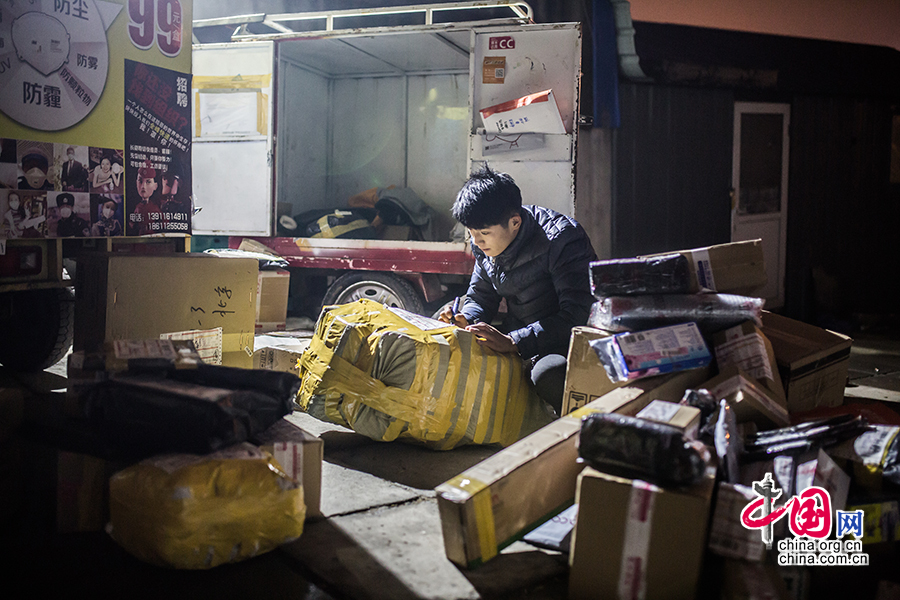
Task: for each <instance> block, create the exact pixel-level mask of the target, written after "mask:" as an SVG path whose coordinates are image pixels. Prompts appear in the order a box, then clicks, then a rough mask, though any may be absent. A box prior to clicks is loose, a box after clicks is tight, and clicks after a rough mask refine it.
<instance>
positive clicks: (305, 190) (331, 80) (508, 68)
mask: <svg viewBox="0 0 900 600" xmlns="http://www.w3.org/2000/svg"><path fill="white" fill-rule="evenodd" d="M398 14H399V15H401V17H400V18H403V19H405V20H406V21H407V24H404V25H390V24H389V25H385V24H384V23H385V22H386V21H385V19H386V18H388V16H391V15H398ZM487 17H490V18H487ZM473 19H474V20H473ZM411 21H415V22H414V23H411ZM224 26H228V27H230V28H232V29H233V33H232V35H231V36H230V39H229V40H228V41H226V42H217V43H195V44H194V46H193V74H194V77H193V88H192V94H193V98H194V106H195V113H194V122H193V140H192V141H193V182H194V188H193V189H194V200H195V205H196V207H195V210H197V212H196V214H195V216H194V221H193V232H194V235H195V238H194V240H195V247H196V246H197V245H199V244H197V242H198V238H197V237H196V236H203V237H202V238H200V239H201V240H207V241H205V242H204V243H212V242H210V241H209V240H218V242H219V243H220V244H222V245H224V241H226V240H227V245H228V246H229V247H231V248H240V249H249V250H257V251H258V250H263V251H266V252H271V253H274V254H277V255H279V256H281V257H284V258H285V259H286V260H287V261H288V263H289V265H290V271H291V279H292V281H291V289H292V293H297V294H300V295H302V296H304V297H305V300H306V305H307V307H308V314H309V315H310V316H312V317H314V316H315V315H317V314H318V310H319V307H320V306H322V305H323V304H335V303H343V302H347V301H353V300H356V299H359V298H370V299H374V300H378V301H380V302H382V303H384V304H386V305H390V306H396V307H399V308H403V309H407V310H410V311H412V312H416V313H420V314H429V315H430V314H432V313H433V312H434V311H435V310H437V309H439V307H440V306H441V305H442V304H443V303H445V302H447V301H448V300H452V299H453V298H454V297H455V296H457V295H459V294H461V293H464V292H465V287H466V284H467V283H468V279H469V276H470V275H471V272H472V267H473V264H474V259H473V257H472V254H471V250H470V249H469V245H468V241H467V239H466V237H465V231H464V230H461V229H460V228H458V227H457V228H455V227H454V224H455V223H454V221H453V219H452V217H451V214H450V208H451V206H452V204H453V201H454V199H455V197H456V194H457V192H458V190H459V188H460V187H461V186H462V184H463V183H464V182H465V180H466V179H467V178H468V175H469V173H470V172H472V171H473V170H477V168H478V167H479V166H480V165H481V164H483V163H485V162H487V163H489V164H490V165H491V167H492V168H494V169H496V170H499V171H504V172H507V173H509V174H511V175H512V176H513V177H514V178H515V180H516V182H517V183H518V185H519V187H520V188H521V189H522V194H523V202H524V203H525V204H539V205H542V206H546V207H549V208H552V209H555V210H557V211H560V212H563V213H566V214H569V215H574V207H575V147H576V136H577V133H578V115H579V112H578V99H579V83H580V65H581V28H580V24H579V23H553V24H536V23H534V22H533V19H532V12H531V7H530V6H528V4H527V3H525V2H504V1H496V2H453V3H444V4H433V5H418V6H411V7H391V8H384V9H366V10H358V11H335V12H327V13H325V12H319V13H298V14H283V15H249V16H244V17H233V18H229V19H211V20H204V21H195V22H194V31H195V34H197V37H200V34H201V33H203V31H201V30H204V29H205V28H211V27H219V28H222V27H224ZM254 27H255V28H256V29H254ZM301 29H302V31H301ZM229 31H231V29H230V30H229ZM254 31H255V33H253V32H254ZM260 31H264V33H260ZM207 236H208V237H207ZM301 303H302V301H301ZM292 304H293V298H292Z"/></svg>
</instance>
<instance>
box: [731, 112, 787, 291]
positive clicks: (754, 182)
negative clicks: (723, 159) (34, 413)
mask: <svg viewBox="0 0 900 600" xmlns="http://www.w3.org/2000/svg"><path fill="white" fill-rule="evenodd" d="M789 121H790V107H789V106H788V105H787V104H772V103H764V102H736V103H735V105H734V161H733V163H732V187H733V188H734V196H733V198H732V202H731V240H732V241H734V242H737V241H741V240H753V239H757V238H760V239H762V242H763V257H764V259H765V261H766V275H767V276H768V277H767V278H768V283H767V284H766V287H765V288H763V290H762V292H760V296H762V297H763V298H765V300H766V308H778V307H781V306H783V305H784V262H785V256H784V254H785V243H786V239H787V203H788V194H787V190H788V148H789V138H788V125H789Z"/></svg>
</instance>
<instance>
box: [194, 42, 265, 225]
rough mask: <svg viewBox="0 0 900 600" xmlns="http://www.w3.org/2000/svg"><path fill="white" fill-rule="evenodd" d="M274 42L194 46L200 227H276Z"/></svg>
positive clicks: (197, 219)
mask: <svg viewBox="0 0 900 600" xmlns="http://www.w3.org/2000/svg"><path fill="white" fill-rule="evenodd" d="M274 49H275V46H274V43H273V42H271V41H262V42H244V43H241V44H210V45H205V46H198V47H195V48H194V51H193V59H194V73H195V75H194V80H193V94H194V102H195V107H196V108H195V112H194V131H193V142H194V154H193V170H194V172H195V173H198V175H199V176H197V177H195V179H194V198H195V200H194V202H195V205H196V208H199V209H200V211H199V212H198V213H197V214H196V215H195V216H194V223H193V225H194V234H195V235H226V236H227V235H248V236H270V235H273V233H274V231H273V226H274V207H273V202H272V198H273V196H272V182H273V172H272V164H273V160H272V158H273V125H274V110H273V96H274V95H273V93H272V88H273V85H272V83H273V82H272V78H273V64H274Z"/></svg>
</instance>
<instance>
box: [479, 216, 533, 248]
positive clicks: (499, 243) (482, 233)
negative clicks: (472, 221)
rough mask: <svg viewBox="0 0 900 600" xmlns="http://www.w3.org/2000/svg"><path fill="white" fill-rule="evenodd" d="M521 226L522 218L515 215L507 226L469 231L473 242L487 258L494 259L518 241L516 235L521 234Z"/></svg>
mask: <svg viewBox="0 0 900 600" xmlns="http://www.w3.org/2000/svg"><path fill="white" fill-rule="evenodd" d="M521 226H522V217H520V216H519V215H515V216H513V217H510V219H509V222H508V223H506V224H505V225H502V224H501V225H491V226H490V227H485V228H482V229H469V235H471V236H472V242H474V244H475V245H476V246H478V248H479V249H480V250H481V251H482V252H484V253H485V255H486V256H490V257H491V258H493V257H495V256H499V255H500V254H502V253H503V251H504V250H506V249H507V248H509V245H510V244H512V242H513V240H514V239H516V235H518V234H519V228H520V227H521Z"/></svg>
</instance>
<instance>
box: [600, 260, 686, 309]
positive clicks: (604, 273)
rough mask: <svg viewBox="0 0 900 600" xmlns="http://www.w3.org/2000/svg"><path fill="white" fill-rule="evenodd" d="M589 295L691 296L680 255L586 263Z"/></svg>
mask: <svg viewBox="0 0 900 600" xmlns="http://www.w3.org/2000/svg"><path fill="white" fill-rule="evenodd" d="M589 272H590V277H591V293H592V294H594V296H595V297H596V298H599V299H602V298H606V297H608V296H637V295H645V294H689V293H691V291H692V290H691V269H690V266H689V265H688V259H687V257H686V256H683V255H681V254H667V255H664V256H654V257H647V258H622V259H615V260H597V261H594V262H592V263H591V264H590V267H589Z"/></svg>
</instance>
